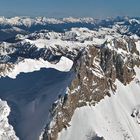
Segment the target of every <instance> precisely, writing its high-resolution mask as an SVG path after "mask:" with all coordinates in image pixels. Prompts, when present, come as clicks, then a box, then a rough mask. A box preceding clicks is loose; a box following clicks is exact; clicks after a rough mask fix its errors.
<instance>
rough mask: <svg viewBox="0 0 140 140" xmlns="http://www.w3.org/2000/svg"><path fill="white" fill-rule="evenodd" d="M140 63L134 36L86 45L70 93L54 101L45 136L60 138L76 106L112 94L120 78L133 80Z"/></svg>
mask: <svg viewBox="0 0 140 140" xmlns="http://www.w3.org/2000/svg"><path fill="white" fill-rule="evenodd" d="M110 46H111V47H110ZM139 65H140V60H139V52H138V50H137V49H136V45H135V42H134V40H132V39H130V38H128V37H127V38H125V39H114V40H111V41H110V42H105V43H104V44H103V45H102V46H100V47H99V46H88V47H87V48H85V50H84V51H83V53H82V54H81V56H80V57H79V58H78V59H77V60H76V61H75V64H74V66H73V70H74V71H75V73H76V75H75V79H74V80H73V81H72V83H71V85H70V86H69V88H68V89H67V94H66V95H65V97H60V99H59V100H58V101H57V102H55V103H54V104H53V105H52V109H51V111H50V114H51V117H52V118H53V120H52V121H51V122H50V124H48V125H47V127H46V129H45V133H44V135H43V140H56V139H57V136H58V133H59V132H60V131H61V130H62V129H63V128H65V129H67V127H69V126H70V125H69V122H70V120H71V118H72V115H73V113H74V111H75V109H76V108H78V107H82V106H86V105H95V104H96V103H98V102H99V101H100V100H102V99H103V98H104V97H105V96H106V95H107V96H110V93H109V91H110V90H112V91H114V92H115V90H116V86H115V84H114V83H115V80H116V79H118V80H119V81H121V82H122V83H123V84H124V85H126V84H128V83H130V82H131V81H132V80H133V78H134V75H135V71H134V67H135V66H139Z"/></svg>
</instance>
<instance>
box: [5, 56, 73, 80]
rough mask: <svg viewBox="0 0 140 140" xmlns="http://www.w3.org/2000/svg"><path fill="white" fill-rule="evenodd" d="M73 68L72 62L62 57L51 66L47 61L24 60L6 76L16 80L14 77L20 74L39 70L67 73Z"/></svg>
mask: <svg viewBox="0 0 140 140" xmlns="http://www.w3.org/2000/svg"><path fill="white" fill-rule="evenodd" d="M72 66H73V61H72V60H70V59H68V58H66V57H64V56H62V57H61V59H60V61H59V62H58V63H56V64H51V63H50V62H48V61H44V60H43V59H40V60H35V59H24V60H23V61H21V62H19V63H18V64H17V65H15V67H14V69H13V70H12V71H8V72H7V73H6V76H8V77H10V78H13V79H14V78H16V76H17V75H18V74H20V73H29V72H34V71H39V70H40V69H41V68H54V69H56V70H58V71H62V72H68V71H70V69H71V68H72Z"/></svg>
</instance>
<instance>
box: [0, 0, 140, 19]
mask: <svg viewBox="0 0 140 140" xmlns="http://www.w3.org/2000/svg"><path fill="white" fill-rule="evenodd" d="M139 5H140V1H139V0H133V1H132V0H123V1H122V0H117V1H114V0H107V1H105V0H88V1H87V0H71V1H68V0H59V1H58V0H40V1H37V0H13V1H11V0H1V4H0V16H5V17H13V16H29V17H36V16H45V17H54V18H63V17H70V16H72V17H94V18H106V17H116V16H130V17H136V16H137V17H139V16H140V10H139Z"/></svg>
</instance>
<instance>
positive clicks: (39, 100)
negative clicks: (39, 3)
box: [0, 17, 140, 140]
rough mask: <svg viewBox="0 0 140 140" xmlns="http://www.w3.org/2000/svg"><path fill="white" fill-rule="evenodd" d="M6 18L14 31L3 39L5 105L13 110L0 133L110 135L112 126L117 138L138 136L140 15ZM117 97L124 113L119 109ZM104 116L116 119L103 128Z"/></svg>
mask: <svg viewBox="0 0 140 140" xmlns="http://www.w3.org/2000/svg"><path fill="white" fill-rule="evenodd" d="M27 19H28V20H27ZM2 20H3V21H4V22H2V23H0V27H1V31H2V32H6V33H7V32H8V33H9V32H10V33H11V34H12V35H13V36H12V37H11V36H10V37H9V36H8V37H7V38H6V37H4V38H5V39H1V40H2V42H1V43H0V76H1V78H0V85H1V87H0V98H1V99H2V100H1V101H0V103H1V104H2V105H3V106H2V109H1V110H0V111H2V113H3V114H4V112H5V109H6V110H7V111H6V115H2V116H3V117H2V118H1V123H0V124H3V125H0V128H1V130H3V131H2V134H0V139H4V140H6V139H7V138H8V139H10V140H13V139H14V140H17V139H21V140H38V139H40V140H72V139H73V140H77V139H80V140H96V139H97V140H98V139H99V140H104V139H105V140H110V137H109V134H110V135H111V133H112V132H114V135H116V139H115V140H117V139H120V140H123V139H124V138H128V137H129V138H131V139H134V138H139V129H138V128H139V126H138V125H137V124H138V123H139V100H138V99H139V98H138V97H139V96H140V95H139V92H138V90H139V89H140V86H139V65H140V59H139V57H140V56H139V55H140V54H139V53H140V38H139V26H140V22H139V18H136V19H134V18H130V19H129V18H119V17H118V18H115V19H108V20H101V21H100V20H94V19H91V18H85V19H73V18H66V19H61V20H57V19H47V18H35V19H30V18H25V17H24V18H18V17H16V18H11V19H5V18H2ZM13 21H15V22H13ZM25 21H26V22H25ZM27 21H28V22H27ZM74 27H75V28H74ZM11 28H12V30H11ZM19 28H20V30H19ZM44 28H45V29H47V30H41V31H39V30H40V29H44ZM15 29H16V31H17V30H18V33H20V34H18V33H17V32H16V33H15V34H13V33H12V32H13V30H15ZM21 29H22V31H21ZM23 30H24V31H23ZM34 31H36V32H34ZM6 36H7V34H6ZM131 84H134V85H133V86H132V85H131ZM132 87H135V88H132ZM134 89H137V91H136V93H135V94H136V95H135V94H132V93H133V90H134ZM126 91H128V92H130V91H131V92H130V93H129V94H125V93H126ZM123 92H124V94H123ZM120 93H121V94H120ZM131 94H132V95H131ZM122 96H124V97H122ZM129 96H130V97H131V96H132V97H133V96H134V97H133V98H134V99H132V100H130V99H129ZM120 97H121V98H120ZM114 98H116V99H114ZM135 98H136V99H135ZM123 99H125V101H126V104H125V103H123V101H122V100H123ZM5 101H6V102H7V104H6V102H5ZM108 102H109V105H108ZM102 103H103V104H104V105H102ZM116 104H118V107H120V106H119V105H124V106H123V107H122V106H121V107H120V108H122V109H123V110H121V111H122V112H123V111H124V110H125V109H126V111H124V112H126V113H125V114H123V113H122V112H121V111H120V112H121V114H122V116H121V115H120V116H117V115H116V114H117V113H118V112H117V111H118V108H117V106H116ZM100 106H104V107H101V108H100ZM105 107H107V108H108V109H107V110H106V109H104V108H105ZM113 107H114V108H113ZM96 108H97V109H96ZM112 108H113V109H112ZM82 109H83V110H82ZM103 109H104V110H103ZM81 110H82V111H81ZM87 110H88V112H87ZM96 110H98V111H97V112H96ZM110 110H111V111H112V110H113V111H112V113H110V115H109V116H108V114H109V113H106V112H108V111H110ZM103 111H106V112H104V113H103V114H102V112H103ZM85 112H86V113H85ZM94 112H95V113H94ZM77 114H78V115H77ZM86 114H88V115H87V116H86ZM114 114H115V117H116V118H115V117H114V116H113V117H112V115H114ZM118 114H119V113H118ZM8 115H9V116H8ZM124 116H125V117H124ZM7 117H8V119H7ZM77 117H78V119H77ZM82 117H83V118H84V117H86V118H85V119H83V118H82ZM90 117H91V118H90ZM109 117H110V119H109V120H108V119H107V118H109ZM123 117H124V118H123ZM81 118H82V119H81ZM89 118H90V119H89ZM92 118H93V120H92ZM97 118H99V119H100V120H99V119H97ZM104 118H105V120H104ZM120 118H123V119H122V120H123V122H122V121H121V120H120ZM125 118H128V120H129V121H130V124H127V121H126V120H125ZM94 120H95V121H96V122H94ZM98 120H99V121H98ZM102 120H104V121H103V122H102V123H104V124H106V123H107V124H110V125H105V126H104V130H102V129H101V128H102V126H100V125H99V124H100V123H99V122H100V121H102ZM78 121H80V123H78ZM125 121H126V122H125ZM84 122H86V123H84ZM134 122H135V123H134ZM125 123H126V124H125ZM113 124H115V126H116V127H115V128H114V127H113ZM4 125H6V126H7V127H4ZM82 125H83V127H82ZM129 125H130V126H131V127H132V128H133V130H134V131H136V132H138V133H136V134H135V135H134V136H133V135H132V130H131V129H127V128H129V127H127V126H129ZM75 126H76V127H75ZM96 126H98V128H97V127H96ZM110 127H111V128H112V132H111V131H110V130H109V128H110ZM79 129H80V130H79ZM100 129H101V131H100ZM106 129H107V131H106ZM9 131H10V132H9ZM111 136H112V135H111ZM111 139H113V137H111Z"/></svg>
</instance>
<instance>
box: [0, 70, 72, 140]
mask: <svg viewBox="0 0 140 140" xmlns="http://www.w3.org/2000/svg"><path fill="white" fill-rule="evenodd" d="M72 78H73V72H59V71H57V70H53V69H41V70H40V71H36V72H32V73H28V74H24V73H22V74H19V75H18V76H17V78H16V79H11V78H8V77H6V78H1V79H0V85H1V88H0V98H1V99H2V100H6V101H7V103H8V105H9V106H10V108H11V114H10V116H9V121H10V124H12V125H13V126H14V128H15V131H16V135H17V136H18V137H19V138H20V139H21V140H38V139H39V135H40V134H41V132H42V131H43V128H44V127H45V125H46V124H47V123H48V122H49V119H50V118H49V116H48V115H49V109H50V108H51V105H52V103H53V102H55V101H56V100H57V99H58V96H59V95H63V94H65V92H66V87H67V86H68V85H69V84H70V82H71V80H72ZM5 85H7V86H5Z"/></svg>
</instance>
